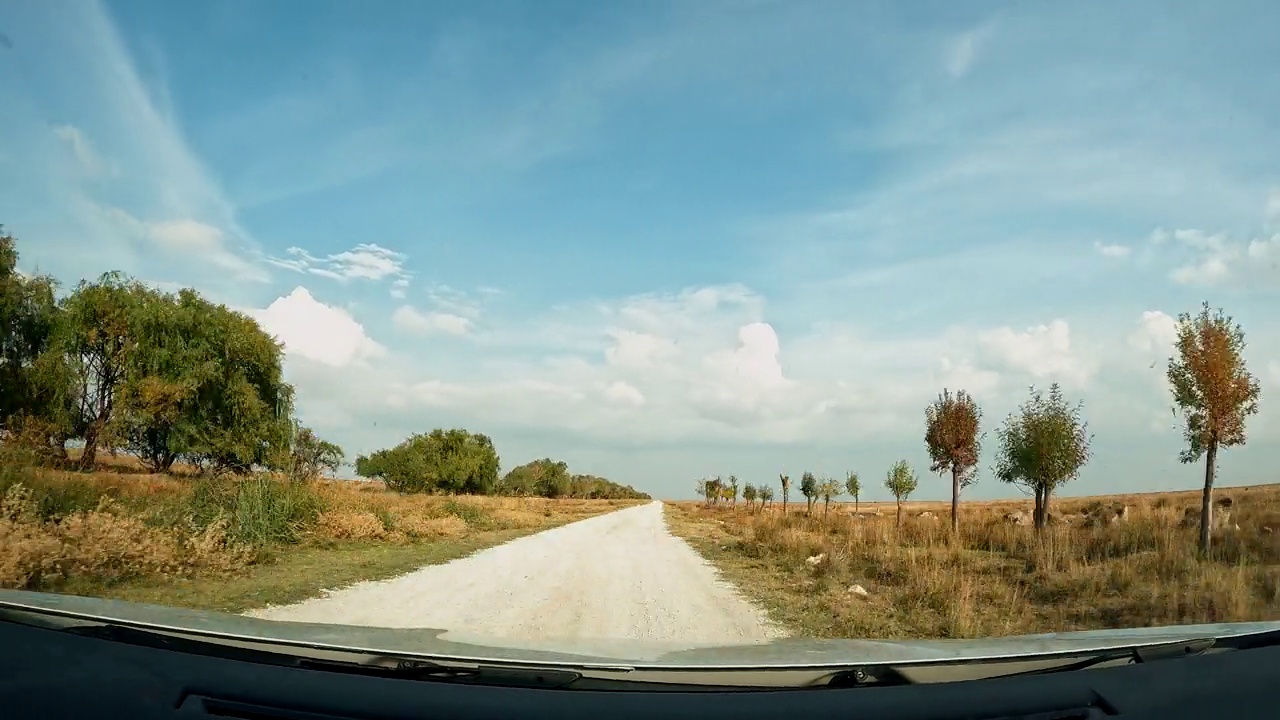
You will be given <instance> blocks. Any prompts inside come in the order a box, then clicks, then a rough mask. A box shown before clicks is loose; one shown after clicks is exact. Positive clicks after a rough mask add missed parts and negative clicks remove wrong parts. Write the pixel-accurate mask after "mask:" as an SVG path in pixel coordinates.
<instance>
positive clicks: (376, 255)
mask: <svg viewBox="0 0 1280 720" xmlns="http://www.w3.org/2000/svg"><path fill="white" fill-rule="evenodd" d="M285 255H286V256H285V257H270V258H267V262H269V263H271V264H272V265H276V266H278V267H282V268H286V269H288V270H293V271H295V272H300V273H310V274H312V275H319V276H321V277H327V278H331V279H333V280H339V281H342V282H346V281H349V280H382V279H385V278H388V277H391V278H396V280H397V281H398V280H406V281H407V279H408V273H407V272H406V271H405V269H404V261H405V255H404V254H403V253H399V252H396V251H395V250H389V249H387V248H384V247H382V246H380V245H377V244H376V243H361V244H359V245H356V246H355V247H353V248H351V249H350V250H344V251H342V252H340V253H334V254H332V255H326V256H324V257H316V256H315V255H312V254H311V253H309V252H307V251H306V250H304V249H302V248H300V247H291V248H289V249H287V250H285ZM405 285H407V282H406V283H405ZM405 285H402V286H399V287H401V288H403V287H405Z"/></svg>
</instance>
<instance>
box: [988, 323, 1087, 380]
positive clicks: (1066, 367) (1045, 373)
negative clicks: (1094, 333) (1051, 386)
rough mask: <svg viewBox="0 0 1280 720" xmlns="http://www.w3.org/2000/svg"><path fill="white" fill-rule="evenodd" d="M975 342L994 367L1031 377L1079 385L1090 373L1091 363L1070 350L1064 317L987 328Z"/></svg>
mask: <svg viewBox="0 0 1280 720" xmlns="http://www.w3.org/2000/svg"><path fill="white" fill-rule="evenodd" d="M978 344H979V347H980V349H981V351H982V353H983V355H984V356H985V357H986V359H987V360H988V361H990V362H992V363H993V364H995V365H996V366H1002V367H1006V368H1009V369H1012V370H1017V371H1021V372H1024V373H1027V374H1028V375H1030V376H1032V377H1035V378H1044V379H1052V380H1063V381H1065V382H1070V383H1074V384H1077V385H1083V384H1085V383H1086V382H1088V380H1089V378H1090V377H1091V376H1092V375H1093V371H1094V368H1093V366H1092V364H1091V363H1090V362H1089V361H1087V360H1086V359H1085V358H1083V357H1081V356H1080V355H1079V354H1077V353H1073V352H1072V347H1071V328H1070V326H1069V325H1068V323H1067V321H1066V320H1061V319H1059V320H1054V321H1052V322H1050V323H1049V324H1047V325H1037V326H1035V327H1031V328H1028V329H1026V330H1023V331H1016V330H1013V329H1012V328H1009V327H1001V328H996V329H994V330H988V331H985V332H983V333H981V334H980V335H979V336H978Z"/></svg>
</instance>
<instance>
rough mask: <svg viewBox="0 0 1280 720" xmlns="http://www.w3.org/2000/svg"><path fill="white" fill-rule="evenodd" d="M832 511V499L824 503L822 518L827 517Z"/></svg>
mask: <svg viewBox="0 0 1280 720" xmlns="http://www.w3.org/2000/svg"><path fill="white" fill-rule="evenodd" d="M830 510H831V498H827V499H826V500H824V501H823V502H822V517H826V516H827V512H828V511H830Z"/></svg>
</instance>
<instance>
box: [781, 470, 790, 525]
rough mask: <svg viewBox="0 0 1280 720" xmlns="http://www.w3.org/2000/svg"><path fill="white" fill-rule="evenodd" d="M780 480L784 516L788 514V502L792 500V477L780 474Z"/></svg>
mask: <svg viewBox="0 0 1280 720" xmlns="http://www.w3.org/2000/svg"><path fill="white" fill-rule="evenodd" d="M778 480H779V482H781V483H782V514H783V515H786V514H787V501H789V500H790V499H791V476H790V475H784V474H782V473H779V474H778Z"/></svg>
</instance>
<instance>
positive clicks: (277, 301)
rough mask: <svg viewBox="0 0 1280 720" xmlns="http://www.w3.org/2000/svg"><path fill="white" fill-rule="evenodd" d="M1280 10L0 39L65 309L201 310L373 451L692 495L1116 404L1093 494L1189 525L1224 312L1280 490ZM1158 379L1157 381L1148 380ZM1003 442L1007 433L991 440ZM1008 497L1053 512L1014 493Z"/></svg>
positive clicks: (676, 7)
mask: <svg viewBox="0 0 1280 720" xmlns="http://www.w3.org/2000/svg"><path fill="white" fill-rule="evenodd" d="M1277 25H1280V7H1277V6H1275V5H1274V4H1273V3H1267V2H1252V3H1246V2H1234V3H1221V4H1216V5H1213V6H1210V5H1203V6H1200V7H1190V6H1189V4H1177V5H1171V4H1168V3H1163V2H1147V3H1144V2H1137V3H1126V4H1124V6H1123V7H1118V6H1117V5H1116V4H1114V3H1104V2H1098V3H1093V2H1081V3H1034V2H998V3H997V2H970V3H958V2H934V3H891V2H885V3H851V2H829V3H827V2H766V1H743V2H710V1H707V2H696V3H695V2H676V3H661V2H617V3H592V2H576V3H570V2H539V3H516V2H468V3H452V4H448V3H419V2H385V3H376V4H373V5H367V4H366V5H356V4H351V3H340V2H330V3H325V2H311V1H307V2H301V1H298V2H272V3H263V2H247V1H244V2H217V3H212V2H211V3H201V4H197V3H169V2H159V1H157V2H106V3H94V2H70V1H69V2H60V3H44V2H38V1H36V0H27V1H20V2H9V3H5V4H4V5H3V6H2V7H0V35H3V37H0V102H2V103H3V107H4V108H5V111H4V112H3V113H0V222H3V223H4V224H5V226H6V227H7V228H8V229H9V231H11V232H12V233H14V234H15V235H16V236H17V237H18V238H19V240H20V242H21V246H20V249H21V251H22V253H23V266H24V269H25V270H27V271H34V270H39V271H42V272H49V273H52V274H54V275H55V276H57V277H58V278H60V279H61V280H62V281H63V282H64V283H66V284H68V285H69V284H72V283H74V282H75V281H76V280H78V279H79V278H82V277H88V276H95V275H97V274H98V273H100V272H102V271H104V270H108V269H119V270H124V271H126V272H129V273H131V274H133V275H136V276H137V277H139V278H141V279H144V280H146V281H148V282H151V283H154V284H157V285H160V286H162V287H179V286H194V287H196V288H198V289H200V290H201V291H203V292H205V293H206V294H207V295H208V296H209V297H211V298H213V299H215V300H217V301H219V302H224V303H227V304H229V305H231V306H233V307H236V308H239V309H243V310H244V311H246V312H249V313H251V314H253V315H254V316H255V317H257V318H258V319H259V321H260V322H262V324H263V325H264V326H265V327H266V328H267V329H268V330H269V331H270V332H272V333H274V334H276V335H277V336H278V337H279V338H280V339H281V340H282V341H283V342H284V343H285V346H286V353H287V357H286V366H287V372H288V374H289V377H290V379H291V380H292V381H293V382H294V383H295V384H296V385H297V386H298V389H299V413H300V415H301V417H302V419H303V421H304V422H306V423H308V424H310V425H312V426H314V427H315V428H316V429H317V430H318V431H319V432H321V433H322V434H323V435H325V436H326V437H330V438H332V439H334V440H335V441H337V442H339V443H340V444H341V445H343V447H344V448H346V450H347V451H348V453H349V454H350V455H351V456H352V457H354V455H355V454H356V453H358V452H368V451H370V450H373V449H376V448H378V447H384V446H388V445H391V444H393V443H395V442H397V441H398V440H399V439H400V438H402V437H403V436H405V435H407V434H408V433H410V432H414V431H425V430H429V429H431V428H433V427H437V426H463V427H467V428H469V429H473V430H478V431H483V432H487V433H489V434H490V435H492V436H493V437H494V438H495V441H496V443H497V445H498V448H499V451H500V453H501V455H502V459H503V465H504V467H507V468H509V467H512V466H514V465H516V464H519V463H522V462H525V461H527V460H530V459H533V458H534V457H541V456H547V455H549V456H552V457H557V458H563V459H565V460H567V461H568V462H569V463H570V465H571V466H573V467H574V468H575V469H577V470H579V471H582V472H593V473H598V474H603V475H606V476H609V477H612V478H614V479H617V480H620V481H622V482H626V483H631V484H633V485H635V486H637V487H640V488H642V489H645V490H647V491H649V492H651V493H654V494H655V495H661V496H687V495H690V494H691V493H692V488H693V481H694V479H695V478H697V477H700V476H703V475H708V474H724V475H728V474H730V473H734V474H737V475H738V476H739V477H741V478H743V479H744V480H746V481H749V482H751V481H757V482H758V481H765V480H770V479H775V478H776V476H777V473H778V472H780V471H785V472H789V473H791V474H793V475H798V474H799V473H800V472H802V471H803V470H806V469H809V470H812V471H814V472H817V473H820V474H824V473H825V474H831V475H837V476H842V475H843V473H844V471H846V470H857V471H859V472H860V473H862V475H863V476H864V478H868V479H869V481H870V482H866V481H864V484H869V485H872V486H875V489H872V490H871V491H870V492H869V493H868V496H869V497H871V498H873V499H874V498H880V497H883V496H886V494H885V492H884V491H883V490H882V489H878V485H879V481H880V479H881V478H882V476H883V473H884V471H885V470H886V469H887V468H888V466H889V465H890V464H891V463H892V462H893V461H894V460H896V459H898V458H906V459H907V460H909V461H910V462H912V463H913V464H914V465H915V466H916V467H917V469H919V470H920V471H921V474H922V475H923V476H924V477H922V485H921V490H920V496H921V497H923V498H935V497H936V498H941V497H943V496H944V495H945V493H946V491H947V483H946V482H945V481H943V480H941V479H935V480H929V479H928V473H927V456H926V454H925V451H924V447H923V443H922V440H921V437H922V433H923V430H922V423H923V408H924V406H925V404H927V403H928V402H929V401H930V400H931V399H932V398H934V397H935V396H936V394H937V392H938V391H939V390H941V389H942V387H944V386H947V387H951V388H953V389H955V388H965V389H967V390H969V391H970V392H972V393H974V394H975V395H976V396H977V397H978V399H979V400H980V402H981V403H982V404H983V406H984V408H985V411H986V426H987V427H988V429H989V430H992V431H993V430H994V428H995V426H996V425H997V424H998V422H999V421H1000V420H1001V419H1002V418H1003V417H1004V416H1005V415H1006V414H1007V413H1008V412H1009V411H1010V410H1011V409H1013V407H1014V406H1015V405H1016V404H1017V403H1018V402H1019V401H1020V400H1021V399H1023V398H1024V397H1025V394H1026V388H1027V387H1028V386H1029V385H1031V384H1035V385H1038V386H1045V385H1048V384H1049V383H1050V382H1054V381H1057V382H1060V383H1062V385H1063V386H1064V388H1065V389H1066V392H1067V394H1068V396H1069V397H1071V398H1075V399H1080V400H1083V401H1084V403H1085V414H1086V416H1087V418H1088V419H1089V420H1090V424H1091V427H1092V429H1093V431H1094V433H1095V438H1096V439H1095V451H1096V455H1095V458H1094V460H1093V462H1092V463H1091V464H1090V465H1089V466H1088V467H1087V468H1086V470H1085V472H1084V473H1083V474H1082V476H1081V477H1080V478H1079V479H1078V480H1077V481H1076V482H1075V483H1074V485H1073V486H1071V488H1070V490H1071V491H1072V492H1074V493H1096V492H1108V491H1138V490H1152V489H1163V488H1174V487H1194V486H1195V485H1196V484H1197V482H1198V477H1197V474H1198V472H1199V469H1198V468H1188V467H1184V466H1179V465H1178V463H1177V459H1176V458H1177V451H1178V446H1179V433H1178V431H1177V429H1176V428H1175V427H1174V418H1173V417H1172V416H1171V414H1170V411H1169V396H1168V391H1167V388H1166V387H1165V386H1164V381H1163V365H1164V361H1165V359H1166V358H1167V357H1168V354H1169V351H1170V342H1171V337H1172V335H1171V333H1172V319H1171V318H1172V317H1175V316H1176V315H1177V314H1178V313H1179V312H1182V311H1189V310H1194V309H1196V308H1197V307H1198V305H1199V303H1200V301H1201V300H1206V299H1207V300H1209V301H1210V302H1211V303H1213V304H1214V305H1221V306H1224V307H1226V308H1227V309H1228V310H1229V311H1230V312H1231V313H1232V314H1233V315H1234V316H1235V317H1236V318H1237V319H1238V320H1239V321H1241V322H1242V323H1243V324H1244V326H1245V329H1246V331H1247V332H1248V333H1249V338H1250V345H1249V348H1248V351H1247V353H1248V354H1247V359H1248V361H1249V363H1250V366H1251V368H1252V369H1253V371H1254V372H1255V374H1257V375H1258V376H1259V378H1260V379H1261V382H1262V385H1263V402H1262V413H1261V415H1259V416H1258V417H1256V418H1254V419H1253V421H1252V422H1251V425H1250V427H1251V439H1250V443H1249V445H1248V446H1247V447H1245V448H1242V449H1233V450H1231V451H1229V452H1227V453H1226V454H1225V457H1224V459H1223V460H1222V469H1223V472H1224V479H1225V481H1227V482H1237V483H1245V482H1265V481H1271V480H1274V479H1275V477H1274V475H1273V473H1272V471H1271V468H1273V467H1274V466H1275V461H1276V460H1277V459H1278V458H1277V453H1278V452H1280V450H1277V443H1276V441H1277V440H1278V439H1280V417H1274V418H1273V417H1272V413H1273V411H1272V410H1271V408H1270V403H1269V401H1268V399H1267V398H1268V397H1269V396H1270V392H1269V391H1270V388H1271V387H1273V386H1274V385H1275V384H1276V383H1277V382H1278V381H1280V330H1277V329H1276V327H1275V326H1273V325H1270V324H1268V319H1269V318H1271V317H1274V314H1275V312H1276V310H1277V309H1280V307H1278V306H1280V302H1278V296H1277V289H1280V270H1278V269H1277V265H1276V262H1277V258H1280V132H1277V131H1278V130H1280V82H1278V81H1276V80H1275V79H1274V78H1273V77H1272V76H1273V75H1274V73H1273V72H1272V71H1273V70H1274V68H1276V67H1278V66H1280V44H1277V43H1275V42H1274V35H1273V31H1272V28H1274V27H1276V26H1277ZM1153 363H1154V367H1153ZM993 441H994V432H989V433H988V444H989V445H991V444H993ZM986 456H987V457H985V458H984V461H983V473H982V476H981V477H980V479H979V484H978V485H977V486H975V487H974V488H973V489H972V490H971V492H970V496H972V497H999V496H1010V495H1016V494H1017V493H1016V491H1014V490H1011V489H1010V488H1007V487H1002V486H1000V485H999V484H998V483H996V482H995V481H994V480H992V479H991V477H990V472H989V471H987V468H989V466H990V452H988V453H986Z"/></svg>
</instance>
